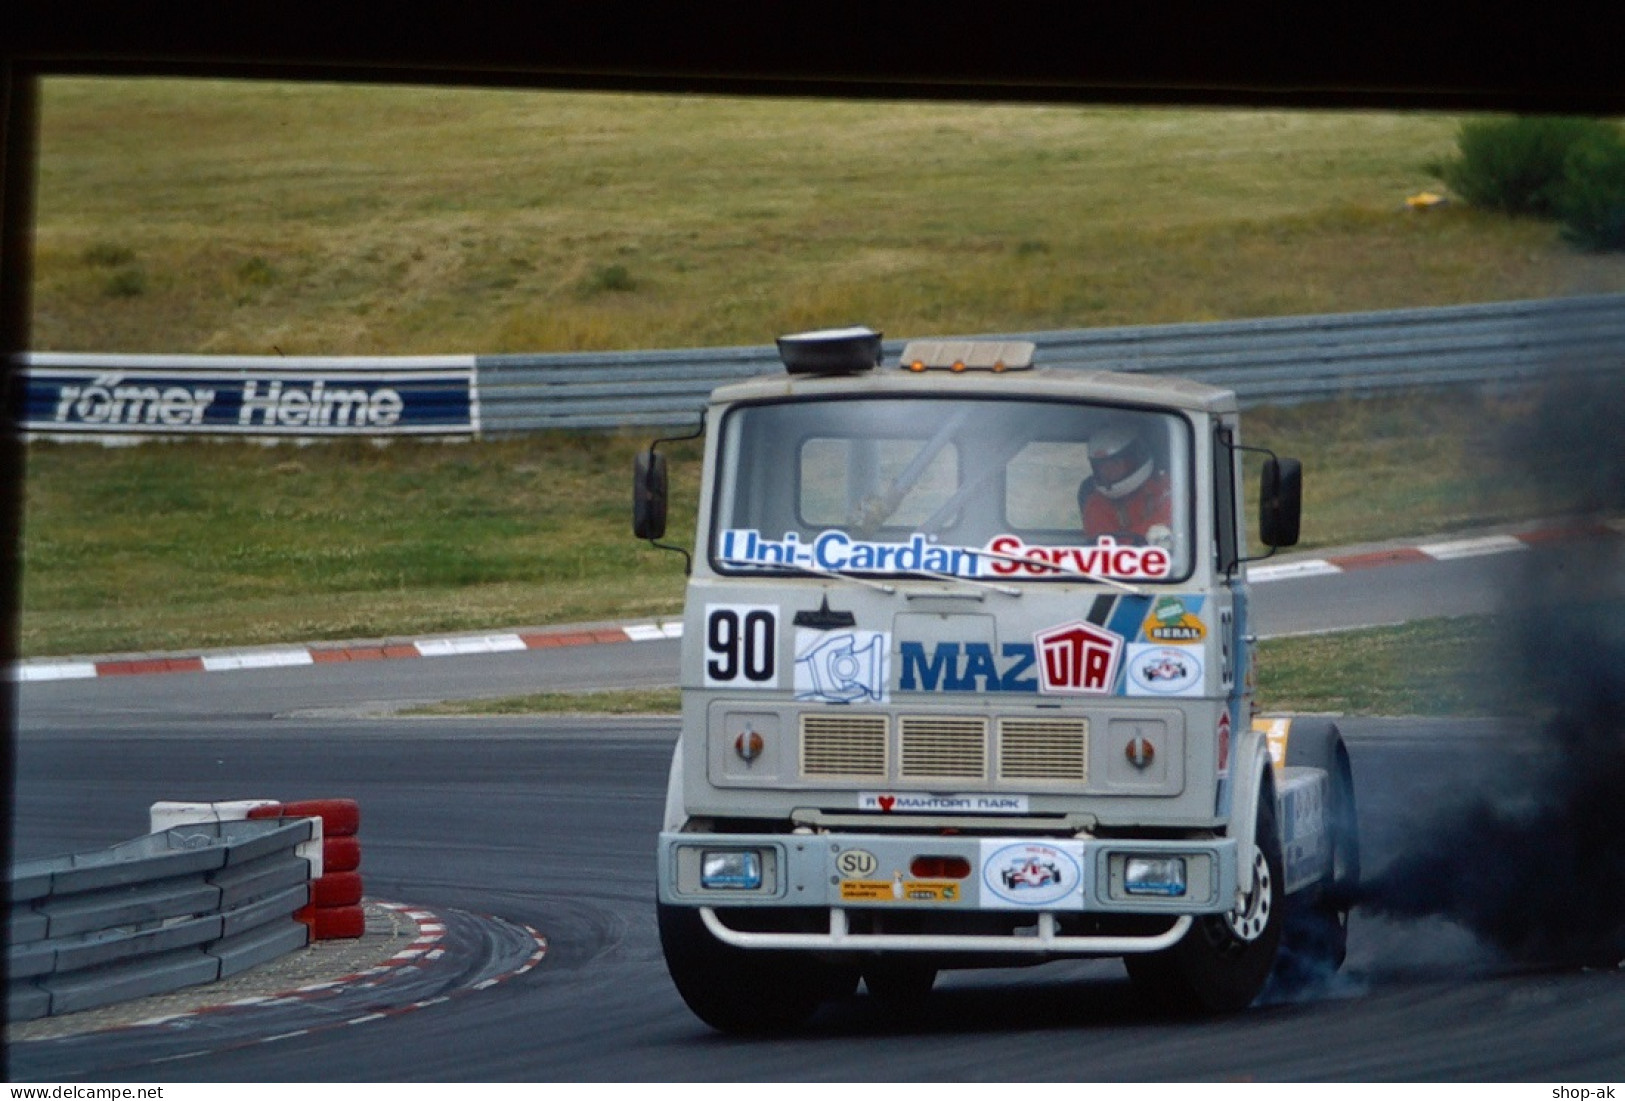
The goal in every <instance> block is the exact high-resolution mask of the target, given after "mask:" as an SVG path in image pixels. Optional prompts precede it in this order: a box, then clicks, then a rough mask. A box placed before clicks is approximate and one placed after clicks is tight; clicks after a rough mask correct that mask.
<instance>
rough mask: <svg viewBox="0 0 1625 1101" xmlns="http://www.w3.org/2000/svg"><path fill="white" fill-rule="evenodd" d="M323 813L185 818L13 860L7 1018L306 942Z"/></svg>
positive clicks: (236, 966) (215, 972) (183, 980)
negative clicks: (80, 848) (306, 849)
mask: <svg viewBox="0 0 1625 1101" xmlns="http://www.w3.org/2000/svg"><path fill="white" fill-rule="evenodd" d="M314 834H315V824H314V822H313V821H312V820H311V819H308V818H298V819H261V820H254V821H237V822H209V823H203V824H198V825H186V826H176V827H173V828H171V829H168V830H164V831H162V832H159V833H154V834H149V835H147V836H145V837H139V838H136V839H135V840H133V841H126V842H124V843H122V844H119V845H115V846H113V847H112V848H109V849H103V850H100V851H97V852H90V853H74V854H71V855H67V856H58V857H48V858H45V859H41V860H25V861H22V862H20V863H18V864H15V865H13V866H12V868H11V909H10V912H9V913H8V915H7V919H6V921H7V930H6V966H7V975H8V982H7V989H6V1017H7V1019H8V1020H12V1021H26V1020H33V1019H35V1018H39V1017H47V1016H53V1015H56V1014H61V1013H71V1012H74V1011H77V1010H81V1009H90V1008H93V1007H95V1006H99V1005H107V1004H109V1003H112V1002H120V1001H126V1000H128V999H131V998H139V997H145V996H147V995H151V994H162V993H167V992H169V991H172V990H178V989H180V988H182V987H185V986H192V985H194V984H196V983H205V982H213V981H215V980H216V979H222V978H226V977H228V976H231V975H235V974H237V973H238V972H240V971H244V970H247V969H248V968H250V967H253V966H255V965H256V964H260V963H264V962H266V961H267V960H272V959H275V958H277V957H278V956H281V955H284V954H285V953H287V952H291V951H293V950H295V949H298V948H302V947H304V945H305V943H306V939H307V937H308V934H309V930H308V929H307V927H306V926H304V925H303V924H301V923H299V922H298V921H296V920H294V918H293V913H294V911H295V910H298V909H299V908H300V907H302V906H304V905H305V904H306V902H308V901H309V898H310V872H311V869H310V864H309V862H308V861H307V860H305V858H304V857H302V856H299V855H297V853H296V852H295V850H296V848H297V847H298V846H299V845H301V844H304V843H305V842H307V841H309V840H311V839H312V837H313V836H314Z"/></svg>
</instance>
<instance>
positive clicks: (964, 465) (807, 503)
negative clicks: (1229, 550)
mask: <svg viewBox="0 0 1625 1101" xmlns="http://www.w3.org/2000/svg"><path fill="white" fill-rule="evenodd" d="M720 429H721V432H722V440H721V448H722V450H721V456H720V457H721V462H720V464H719V475H718V484H717V487H716V489H717V493H716V498H715V500H716V508H715V510H714V513H713V516H712V529H711V541H710V557H711V562H712V565H713V567H714V568H716V569H717V570H719V571H721V572H724V573H753V572H762V571H767V572H795V571H797V570H810V571H814V572H828V571H833V572H837V573H851V574H865V575H871V576H908V575H910V574H913V575H919V574H921V573H934V574H946V575H951V576H955V577H962V578H983V579H988V580H996V581H1046V580H1071V581H1076V580H1077V579H1078V575H1079V574H1086V575H1092V576H1095V577H1102V578H1110V579H1114V580H1119V581H1131V582H1147V581H1149V582H1158V581H1179V580H1183V579H1184V578H1186V577H1188V576H1189V574H1190V572H1191V544H1192V539H1191V532H1192V504H1191V500H1192V497H1191V485H1192V469H1191V464H1192V459H1191V454H1192V448H1191V442H1190V441H1191V431H1190V427H1189V424H1188V422H1187V421H1185V420H1184V419H1183V418H1181V417H1178V416H1176V415H1174V414H1170V413H1167V412H1162V411H1148V410H1143V409H1131V408H1123V407H1118V406H1107V405H1099V404H1090V403H1083V402H1056V401H1054V400H1045V401H1031V400H1019V399H993V398H932V399H920V398H910V399H907V400H899V399H874V398H852V399H843V400H835V401H817V402H810V401H792V402H782V403H775V404H757V405H744V406H738V407H736V408H734V409H733V410H731V411H730V412H729V413H728V414H727V415H726V416H725V417H724V418H723V420H722V423H721V426H720Z"/></svg>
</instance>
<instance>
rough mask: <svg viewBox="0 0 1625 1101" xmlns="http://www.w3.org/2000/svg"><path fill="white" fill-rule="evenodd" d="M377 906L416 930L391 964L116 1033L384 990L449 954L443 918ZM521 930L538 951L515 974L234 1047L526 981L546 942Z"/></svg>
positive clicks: (187, 1054) (148, 1021) (396, 1013)
mask: <svg viewBox="0 0 1625 1101" xmlns="http://www.w3.org/2000/svg"><path fill="white" fill-rule="evenodd" d="M374 905H376V906H378V907H379V908H381V909H385V910H391V911H394V912H396V913H399V914H401V915H402V916H404V917H405V918H407V919H408V920H410V921H412V922H414V923H415V924H416V926H417V932H416V935H415V936H414V937H413V939H412V941H411V942H410V943H409V944H408V946H407V947H405V948H403V949H402V950H401V951H399V952H397V953H395V955H393V956H391V957H390V958H389V959H387V960H385V961H384V962H383V963H380V964H378V965H377V966H375V967H369V968H367V969H365V970H363V971H357V972H354V973H352V974H349V975H342V976H340V977H338V978H334V979H328V980H325V981H323V982H318V983H309V984H306V985H304V986H300V987H295V988H294V989H292V990H287V991H283V992H281V993H278V994H268V995H263V996H258V997H250V998H237V999H233V1000H231V1001H227V1002H220V1003H218V1004H216V1005H210V1006H203V1007H201V1008H198V1009H193V1010H189V1011H187V1012H184V1013H172V1014H168V1015H165V1016H161V1017H148V1018H146V1019H144V1020H139V1021H132V1022H130V1023H129V1024H125V1025H120V1026H118V1027H117V1029H116V1031H123V1030H125V1029H133V1028H152V1027H186V1026H187V1025H189V1024H190V1023H191V1022H192V1021H193V1020H194V1019H196V1018H201V1017H204V1016H207V1015H210V1014H216V1013H223V1012H230V1011H233V1010H245V1009H253V1008H255V1007H263V1006H280V1005H294V1004H298V1003H300V1002H315V1001H317V1000H319V999H321V998H323V997H327V996H331V995H334V994H337V993H340V992H342V991H347V990H355V989H367V988H370V987H376V986H380V985H382V984H383V983H385V982H387V981H388V980H389V978H390V977H391V976H392V975H394V974H397V973H399V972H400V971H401V970H402V969H404V968H412V967H423V966H426V965H428V964H431V963H434V962H435V961H436V960H439V959H441V958H442V957H444V956H445V954H446V950H445V948H444V947H443V946H442V943H441V942H442V941H443V940H444V939H445V935H446V926H445V923H444V922H443V921H441V919H440V918H439V916H438V915H436V914H435V913H433V912H432V911H429V910H422V909H415V908H411V907H407V906H404V905H401V904H400V903H394V902H377V903H374ZM521 928H523V929H524V930H525V932H526V933H527V934H529V936H530V937H531V939H532V940H533V941H534V942H535V945H536V947H535V951H533V952H532V953H531V954H530V956H529V958H527V959H526V960H525V962H524V963H523V964H521V965H520V966H518V967H516V968H514V969H513V970H511V971H508V972H505V973H503V974H501V975H496V976H493V977H491V978H488V979H484V980H482V981H480V982H478V983H474V984H472V985H470V986H467V987H463V988H460V989H458V990H455V991H451V992H449V993H445V994H440V995H437V996H435V997H433V998H424V999H421V1000H419V1001H415V1002H410V1003H407V1004H404V1005H399V1006H391V1007H390V1008H389V1009H386V1010H369V1011H368V1012H365V1013H358V1014H356V1015H355V1016H353V1017H339V1018H336V1019H328V1020H324V1021H323V1022H322V1023H321V1024H320V1025H315V1026H312V1027H310V1028H297V1029H291V1030H289V1031H286V1032H279V1033H276V1034H275V1035H271V1036H260V1037H256V1038H255V1039H253V1040H251V1041H248V1042H247V1043H243V1044H234V1045H231V1046H232V1047H249V1046H254V1045H258V1044H270V1043H276V1042H277V1041H279V1040H291V1039H293V1038H295V1037H298V1036H308V1035H310V1034H312V1033H316V1032H326V1031H328V1030H329V1029H333V1028H347V1027H350V1026H354V1025H362V1024H366V1023H367V1022H369V1021H380V1020H385V1019H387V1018H390V1017H399V1016H401V1015H402V1014H405V1013H411V1012H414V1011H416V1010H419V1009H427V1008H428V1007H430V1006H434V1005H440V1004H442V1003H444V1002H448V1001H450V1000H452V999H453V998H454V997H457V996H459V995H461V994H465V993H470V992H472V991H476V990H488V989H490V988H491V987H493V986H496V985H498V984H500V983H504V982H507V981H508V980H509V979H513V978H517V977H518V976H520V975H524V974H526V973H528V972H530V971H532V970H534V969H535V968H536V966H537V965H539V964H540V963H541V962H542V960H543V959H545V958H546V956H547V938H546V937H544V936H543V935H542V934H541V933H539V932H537V931H536V930H535V929H533V928H531V927H530V926H528V925H525V926H521ZM106 1031H115V1030H106ZM215 1050H218V1049H215ZM210 1053H211V1052H210V1051H190V1052H185V1053H183V1054H180V1055H171V1056H165V1057H161V1058H159V1059H155V1060H153V1062H156V1063H163V1062H172V1061H175V1060H180V1059H195V1058H197V1057H198V1056H200V1055H207V1054H210Z"/></svg>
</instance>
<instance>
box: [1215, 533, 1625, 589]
mask: <svg viewBox="0 0 1625 1101" xmlns="http://www.w3.org/2000/svg"><path fill="white" fill-rule="evenodd" d="M1619 534H1621V531H1620V527H1619V525H1618V524H1589V525H1582V526H1578V527H1556V528H1540V529H1537V530H1533V531H1523V532H1517V533H1515V534H1501V535H1480V536H1475V537H1473V538H1469V539H1447V540H1444V541H1442V542H1438V543H1422V544H1419V545H1417V546H1413V547H1390V548H1386V549H1382V550H1373V551H1361V552H1358V553H1353V554H1339V555H1332V556H1330V557H1327V558H1307V559H1296V560H1294V561H1291V562H1280V563H1277V564H1274V565H1263V566H1251V567H1249V568H1248V570H1247V579H1248V580H1249V581H1251V582H1253V583H1254V584H1265V583H1268V582H1271V581H1285V580H1289V579H1291V578H1297V577H1323V576H1326V575H1327V574H1334V573H1352V572H1354V571H1357V570H1371V569H1377V568H1379V567H1382V566H1398V565H1403V564H1405V563H1407V562H1448V561H1451V560H1453V559H1458V558H1479V557H1483V556H1485V555H1491V554H1509V553H1514V552H1517V551H1526V550H1529V549H1530V548H1532V547H1537V546H1541V545H1543V544H1546V543H1558V542H1563V541H1566V540H1570V539H1595V538H1598V537H1600V536H1617V535H1619Z"/></svg>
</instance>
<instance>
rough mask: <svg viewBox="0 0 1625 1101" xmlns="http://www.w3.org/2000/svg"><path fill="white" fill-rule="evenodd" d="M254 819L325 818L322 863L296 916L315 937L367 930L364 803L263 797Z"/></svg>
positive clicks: (254, 810) (251, 813)
mask: <svg viewBox="0 0 1625 1101" xmlns="http://www.w3.org/2000/svg"><path fill="white" fill-rule="evenodd" d="M248 817H249V818H251V819H279V820H282V821H288V820H290V819H299V818H307V819H308V818H314V819H316V820H318V821H319V822H321V824H322V825H321V837H322V852H321V864H320V866H319V867H318V868H317V869H316V873H315V878H313V879H312V880H311V883H310V903H309V904H308V905H306V906H305V907H304V908H302V909H301V910H300V911H299V912H298V913H296V914H294V917H295V918H296V919H297V920H299V921H302V922H304V923H305V924H306V925H307V926H309V927H310V939H311V940H344V939H353V938H355V937H359V936H361V935H362V933H364V932H365V931H366V924H367V922H366V916H365V915H364V914H363V912H362V909H361V874H360V873H359V872H357V871H356V869H357V868H359V867H360V866H361V842H360V841H359V840H358V839H357V837H356V833H357V831H359V830H360V829H361V807H360V806H359V804H357V803H356V801H355V800H354V799H307V800H304V801H303V802H296V803H261V804H259V805H256V806H254V807H252V808H250V809H249V810H248Z"/></svg>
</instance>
